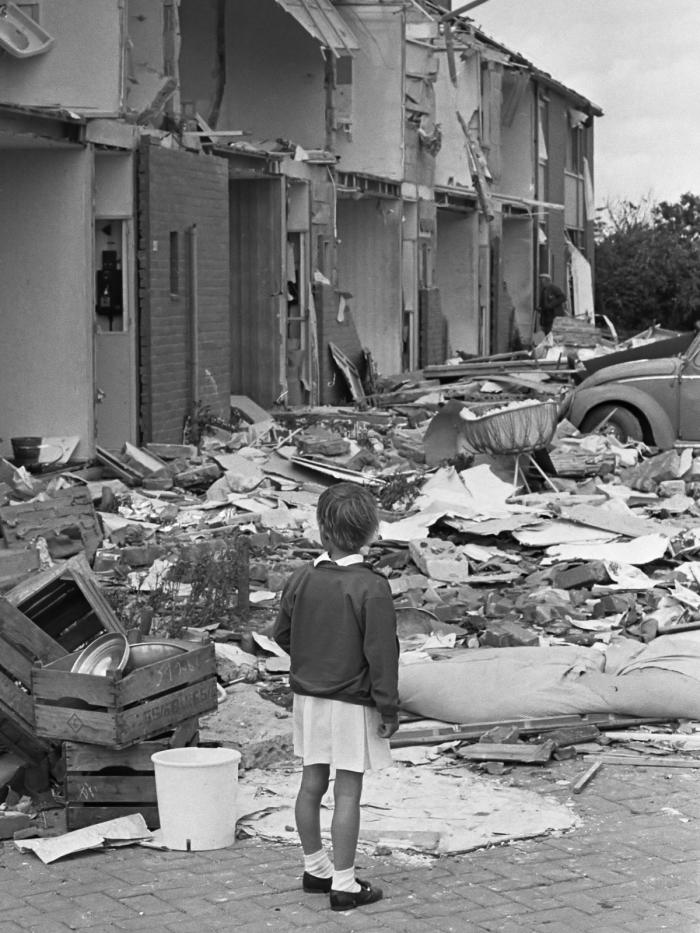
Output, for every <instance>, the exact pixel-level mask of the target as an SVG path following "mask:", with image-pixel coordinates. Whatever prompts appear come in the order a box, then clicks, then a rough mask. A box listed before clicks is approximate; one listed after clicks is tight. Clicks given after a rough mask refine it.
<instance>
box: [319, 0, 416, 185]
mask: <svg viewBox="0 0 700 933" xmlns="http://www.w3.org/2000/svg"><path fill="white" fill-rule="evenodd" d="M336 6H337V8H338V11H339V12H340V13H341V15H342V16H343V19H345V20H346V22H347V23H348V25H349V27H350V28H351V29H352V31H353V34H354V35H355V36H356V37H357V39H358V41H359V43H360V46H361V48H360V50H359V51H358V52H356V53H355V57H354V59H353V63H352V69H353V74H352V84H353V87H352V93H353V122H352V127H351V130H350V132H349V133H345V132H342V131H339V132H338V133H337V134H336V144H335V151H336V152H337V153H338V155H339V156H340V162H339V164H338V168H339V170H340V171H341V172H349V173H357V174H366V175H373V176H375V177H380V178H387V179H391V180H393V181H400V180H402V178H403V170H404V84H405V74H404V72H405V66H404V59H405V45H404V20H405V12H404V9H403V7H404V4H402V3H382V4H381V5H380V4H378V3H370V4H353V3H350V4H348V3H344V2H341V3H338V4H336Z"/></svg>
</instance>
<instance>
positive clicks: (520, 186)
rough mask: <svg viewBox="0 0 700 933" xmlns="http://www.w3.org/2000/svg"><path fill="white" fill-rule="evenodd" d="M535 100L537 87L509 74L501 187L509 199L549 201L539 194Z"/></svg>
mask: <svg viewBox="0 0 700 933" xmlns="http://www.w3.org/2000/svg"><path fill="white" fill-rule="evenodd" d="M534 103H535V98H534V95H533V85H532V83H531V82H530V80H529V78H528V76H527V75H526V74H524V73H522V72H519V71H518V72H513V71H506V72H505V75H504V79H503V110H502V124H501V139H502V143H503V145H502V151H501V184H500V190H501V192H502V193H503V194H505V195H510V196H512V197H521V198H534V197H535V196H537V197H539V198H540V200H554V198H545V197H544V196H543V193H542V192H538V193H537V195H536V193H535V177H536V171H535V167H536V161H535V160H536V149H535V140H536V138H537V135H536V127H535V106H534Z"/></svg>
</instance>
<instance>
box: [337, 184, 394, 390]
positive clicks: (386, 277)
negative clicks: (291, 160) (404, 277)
mask: <svg viewBox="0 0 700 933" xmlns="http://www.w3.org/2000/svg"><path fill="white" fill-rule="evenodd" d="M338 237H339V239H340V245H339V248H338V288H339V289H340V290H341V291H346V292H351V293H352V298H350V299H348V304H349V305H350V308H351V310H352V316H353V320H354V322H355V326H356V328H357V333H358V335H359V337H360V341H361V343H362V346H363V347H367V349H368V350H370V351H371V353H372V357H373V359H374V361H375V362H376V364H377V367H378V369H379V371H380V372H381V373H384V374H385V375H388V374H390V373H398V372H401V204H400V202H399V201H394V200H389V199H382V200H380V199H378V198H362V199H360V200H358V201H352V200H344V199H341V200H340V201H339V202H338Z"/></svg>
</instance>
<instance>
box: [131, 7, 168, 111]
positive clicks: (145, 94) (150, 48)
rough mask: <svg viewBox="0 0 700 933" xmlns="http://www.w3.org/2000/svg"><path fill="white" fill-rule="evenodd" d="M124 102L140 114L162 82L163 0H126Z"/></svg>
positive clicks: (152, 98) (153, 97)
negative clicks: (126, 38) (127, 37)
mask: <svg viewBox="0 0 700 933" xmlns="http://www.w3.org/2000/svg"><path fill="white" fill-rule="evenodd" d="M126 14H127V18H126V27H127V32H128V35H129V50H128V53H127V56H126V66H127V81H126V103H127V106H128V108H129V110H132V111H134V112H136V113H140V112H141V111H142V110H145V109H146V108H147V107H149V106H150V105H151V104H152V103H153V101H154V100H155V98H156V95H157V94H158V91H159V90H160V88H161V87H162V85H163V83H164V81H165V74H164V68H165V63H164V47H163V25H164V23H163V0H127V6H126Z"/></svg>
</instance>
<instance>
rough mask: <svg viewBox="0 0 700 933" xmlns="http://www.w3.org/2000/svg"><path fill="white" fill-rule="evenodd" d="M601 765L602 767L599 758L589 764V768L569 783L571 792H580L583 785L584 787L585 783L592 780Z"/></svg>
mask: <svg viewBox="0 0 700 933" xmlns="http://www.w3.org/2000/svg"><path fill="white" fill-rule="evenodd" d="M602 767H603V762H602V761H600V760H598V761H595V762H594V763H593V764H592V765H591V766H590V768H588V770H586V771H584V773H583V774H582V775H581V777H580V778H578V779H577V780H575V781H574V783H573V784H572V785H571V793H572V794H580V793H581V791H582V790H583V789H584V787H586V785H587V784H590V782H591V781H592V780H593V778H594V777H595V776H596V774H597V773H598V772H599V771H600V769H601V768H602Z"/></svg>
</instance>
